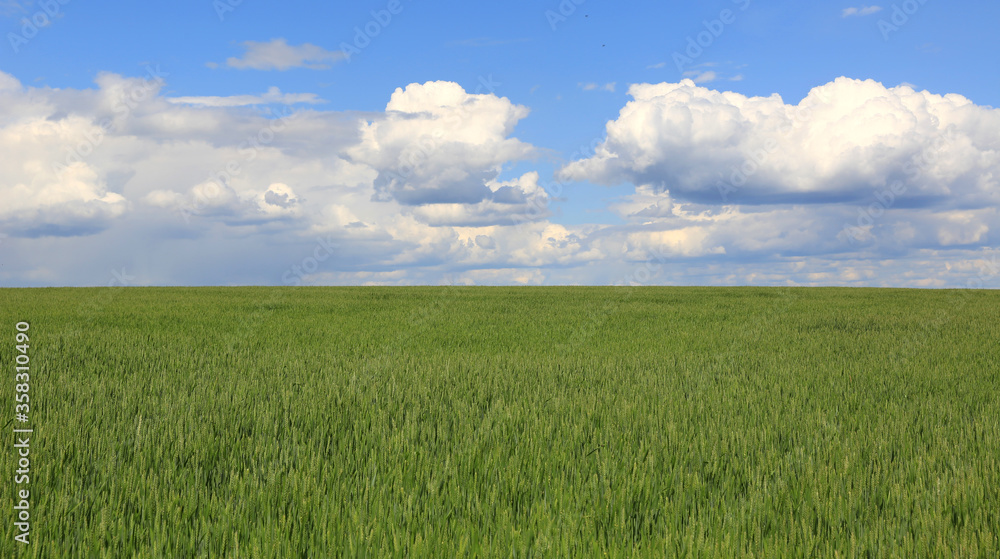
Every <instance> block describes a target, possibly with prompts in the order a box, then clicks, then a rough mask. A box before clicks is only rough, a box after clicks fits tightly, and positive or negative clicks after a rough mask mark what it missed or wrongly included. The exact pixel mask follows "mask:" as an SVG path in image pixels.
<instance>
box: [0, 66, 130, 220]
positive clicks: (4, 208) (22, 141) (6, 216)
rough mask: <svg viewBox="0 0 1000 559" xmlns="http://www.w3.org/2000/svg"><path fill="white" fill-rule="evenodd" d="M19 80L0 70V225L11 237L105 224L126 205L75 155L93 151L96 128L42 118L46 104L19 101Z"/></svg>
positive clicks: (70, 118) (71, 119)
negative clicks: (0, 104)
mask: <svg viewBox="0 0 1000 559" xmlns="http://www.w3.org/2000/svg"><path fill="white" fill-rule="evenodd" d="M22 96H23V92H22V90H21V87H20V84H19V83H18V82H17V80H14V79H13V78H12V77H10V76H8V75H6V74H3V73H0V102H6V101H8V100H9V101H11V102H10V104H6V103H4V104H5V105H6V106H7V107H11V109H13V110H7V111H4V114H3V115H2V116H0V122H2V123H3V124H4V125H3V126H2V127H0V152H2V153H3V157H4V160H5V163H4V164H3V166H0V200H3V204H2V205H0V227H2V228H3V229H5V230H8V231H9V233H8V234H10V235H12V236H26V237H36V236H45V235H53V236H72V235H86V234H92V233H95V232H98V231H101V230H103V229H104V228H106V227H107V226H108V224H109V222H110V221H111V220H113V219H114V218H117V217H119V216H121V215H122V214H123V213H125V211H126V209H127V203H126V200H125V198H124V197H123V196H122V195H121V194H120V193H117V192H111V191H109V189H108V186H107V182H106V177H105V175H104V174H103V173H102V171H101V170H100V169H98V168H95V167H93V166H91V165H89V164H87V163H85V162H83V161H80V158H79V157H78V156H75V155H76V152H78V151H81V150H90V149H93V146H92V144H93V141H94V138H100V137H101V136H102V135H103V131H102V129H101V128H100V127H99V126H97V125H94V124H93V123H92V122H90V121H88V120H87V119H84V118H80V117H76V116H66V117H65V118H60V119H48V118H45V116H47V113H48V111H49V110H51V106H49V105H48V104H46V103H44V102H39V101H38V100H26V99H22V98H21V97H22Z"/></svg>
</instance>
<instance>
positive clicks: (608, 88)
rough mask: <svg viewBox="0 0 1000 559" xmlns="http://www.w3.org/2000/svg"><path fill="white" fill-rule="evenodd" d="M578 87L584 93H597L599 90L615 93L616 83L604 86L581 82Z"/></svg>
mask: <svg viewBox="0 0 1000 559" xmlns="http://www.w3.org/2000/svg"><path fill="white" fill-rule="evenodd" d="M577 85H578V86H580V89H582V90H584V91H597V90H601V91H610V92H611V93H614V92H615V82H609V83H606V84H604V85H601V84H598V83H594V82H589V83H583V82H580V83H578V84H577Z"/></svg>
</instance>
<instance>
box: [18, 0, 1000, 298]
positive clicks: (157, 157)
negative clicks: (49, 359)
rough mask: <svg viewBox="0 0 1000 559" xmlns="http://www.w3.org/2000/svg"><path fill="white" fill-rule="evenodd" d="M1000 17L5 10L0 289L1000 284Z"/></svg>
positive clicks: (546, 8)
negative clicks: (999, 26) (999, 276)
mask: <svg viewBox="0 0 1000 559" xmlns="http://www.w3.org/2000/svg"><path fill="white" fill-rule="evenodd" d="M997 21H1000V5H997V4H996V3H985V2H967V1H959V2H950V3H947V4H946V3H944V2H941V1H940V0H925V1H924V2H920V1H919V0H910V1H907V2H896V3H889V4H885V3H881V4H859V3H844V2H815V3H801V2H781V1H776V2H762V1H754V0H739V1H732V0H725V1H718V2H707V3H698V4H697V5H692V3H663V2H629V3H610V2H601V1H597V0H586V1H583V2H580V3H579V4H577V3H576V2H574V1H573V0H566V1H564V2H562V3H560V2H557V1H552V2H521V1H505V2H469V3H464V2H463V3H460V2H434V3H431V2H420V1H419V0H399V1H398V2H385V1H379V2H355V3H350V5H341V3H319V2H306V1H297V2H286V3H282V4H280V7H279V6H278V5H276V4H274V3H265V2H258V1H254V0H243V1H242V2H237V1H236V0H228V1H227V0H221V1H218V2H213V1H209V0H199V1H175V2H170V3H167V2H148V3H139V4H136V3H118V2H106V3H101V4H99V5H95V4H94V3H85V2H79V1H77V0H64V1H60V0H53V1H51V2H37V1H36V2H27V1H10V0H7V1H0V29H2V30H3V33H4V36H5V40H4V43H3V45H2V46H0V72H2V74H0V103H2V104H0V119H2V120H0V147H3V148H5V149H3V151H2V152H0V158H3V159H4V161H3V166H2V168H0V241H2V243H0V285H4V286H42V285H107V284H109V283H116V284H123V283H128V284H131V285H203V284H221V285H229V284H236V285H241V284H275V285H280V284H296V285H297V284H310V285H312V284H315V285H325V284H364V283H376V284H408V283H409V284H413V283H416V284H428V283H429V284H442V283H474V284H492V283H500V284H569V283H573V284H576V283H582V284H618V283H649V284H699V285H702V284H706V285H714V284H724V285H886V286H908V287H962V286H966V285H980V284H982V285H987V286H991V287H996V286H997V285H996V284H997V283H1000V282H998V281H994V276H995V275H996V271H997V270H995V268H996V266H997V256H996V249H997V246H998V235H1000V229H998V227H1000V216H998V215H997V213H996V204H997V202H998V198H1000V191H998V189H1000V182H998V181H1000V156H998V153H1000V116H998V115H1000V112H998V111H997V109H995V108H994V107H997V106H1000V102H998V98H997V97H998V95H1000V67H998V62H1000V54H998V53H1000V39H998V38H997V35H996V33H995V32H994V31H995V24H996V22H997ZM32 22H33V23H32ZM366 29H367V31H366ZM130 96H131V101H129V97H130ZM278 115H286V116H285V117H284V118H278ZM287 115H294V116H287ZM265 130H266V131H265ZM251 137H256V138H257V142H252V141H248V138H251ZM407 160H409V161H410V162H411V163H413V165H409V166H407V165H406V163H405V161H407ZM229 164H233V165H235V166H236V167H238V168H239V172H238V173H221V170H224V169H225V168H226V166H227V165H229ZM741 168H743V169H744V170H745V171H746V170H749V171H750V172H749V173H741V172H740V169H741ZM334 245H336V246H335V248H334ZM302 264H304V265H305V266H304V269H303V266H302ZM296 266H298V268H299V271H293V272H292V273H289V271H290V270H293V269H294V268H295V267H296ZM123 270H124V272H123ZM123 278H125V279H123ZM991 282H992V283H991Z"/></svg>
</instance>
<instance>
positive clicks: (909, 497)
mask: <svg viewBox="0 0 1000 559" xmlns="http://www.w3.org/2000/svg"><path fill="white" fill-rule="evenodd" d="M0 318H2V322H0V325H2V328H3V332H5V334H4V335H3V336H0V339H3V340H6V341H5V342H3V343H2V344H0V358H2V361H3V363H4V364H5V366H7V367H8V375H7V378H8V382H5V383H3V386H2V396H3V399H4V402H6V404H5V405H4V409H5V410H7V413H6V414H5V415H6V417H3V418H2V419H0V423H5V424H6V427H5V430H6V431H7V433H8V434H6V435H5V437H6V438H5V440H8V441H12V440H13V434H12V430H13V429H14V428H17V427H18V425H17V424H16V423H14V421H13V400H14V381H13V377H14V363H15V354H16V352H17V350H15V345H16V344H15V334H16V333H17V330H16V329H15V325H16V324H17V323H19V322H21V321H25V322H28V323H30V331H29V334H30V358H31V388H30V390H31V391H30V396H31V427H32V428H33V429H34V433H33V434H32V436H31V481H30V489H31V500H32V501H31V507H32V510H31V544H30V545H28V546H23V545H20V544H17V543H16V542H15V541H14V536H15V534H16V531H15V528H14V526H13V522H14V521H13V519H12V518H13V514H12V513H13V509H12V505H10V504H8V506H7V507H6V513H5V514H6V515H7V516H6V518H7V519H8V521H7V522H5V523H4V531H5V537H4V538H3V541H2V543H0V556H2V557H15V556H17V557H212V558H216V557H337V556H348V557H596V556H607V557H635V556H648V557H837V556H839V557H873V558H876V557H877V558H882V557H907V558H911V557H990V558H996V557H997V556H998V554H1000V540H998V534H1000V395H998V394H1000V292H997V291H986V290H976V291H946V290H940V291H922V290H896V289H892V290H889V289H885V290H883V289H840V288H673V287H663V288H659V287H642V288H628V287H600V288H598V287H592V288H588V287H551V288H528V287H525V288H503V287H414V288H381V287H371V288H367V287H365V288H362V287H345V288H278V287H275V288H263V287H260V288H258V287H254V288H235V287H234V288H96V289H2V290H0ZM12 444H13V443H11V444H8V445H7V448H5V449H4V451H3V453H2V456H3V457H2V459H0V466H2V472H3V476H2V477H3V479H5V480H7V482H6V483H7V487H5V488H4V491H5V492H7V494H8V495H11V496H12V497H13V495H14V491H15V486H14V483H13V476H14V471H15V470H16V469H17V456H16V452H15V450H14V449H13V448H12ZM7 502H8V503H12V502H13V499H10V500H8V501H7Z"/></svg>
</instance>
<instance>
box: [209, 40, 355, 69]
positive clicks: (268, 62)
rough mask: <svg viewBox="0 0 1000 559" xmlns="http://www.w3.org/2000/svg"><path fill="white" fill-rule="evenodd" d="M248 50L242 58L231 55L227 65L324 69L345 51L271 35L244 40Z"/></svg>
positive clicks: (260, 67)
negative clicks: (260, 40)
mask: <svg viewBox="0 0 1000 559" xmlns="http://www.w3.org/2000/svg"><path fill="white" fill-rule="evenodd" d="M243 46H244V47H245V48H246V52H245V53H244V54H243V57H242V58H236V57H230V58H228V59H227V60H226V65H227V66H229V67H231V68H238V69H240V70H246V69H253V70H282V71H283V70H288V69H291V68H309V69H311V70H325V69H327V68H329V67H330V65H329V64H324V62H339V61H340V60H343V59H344V57H345V55H344V53H343V52H340V51H329V50H326V49H324V48H323V47H319V46H316V45H312V44H309V43H305V44H302V45H298V46H294V45H289V44H288V43H287V42H286V41H285V39H271V40H270V41H268V42H258V41H244V42H243Z"/></svg>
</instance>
